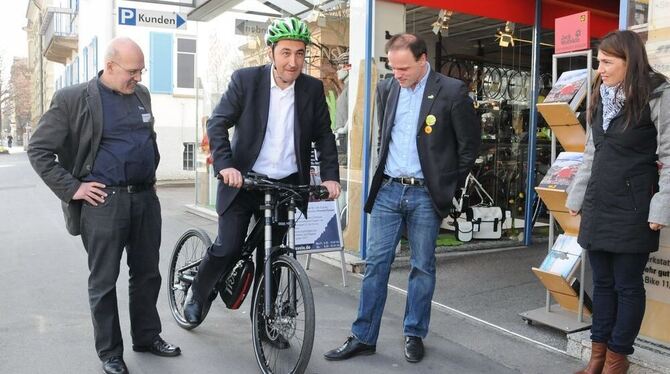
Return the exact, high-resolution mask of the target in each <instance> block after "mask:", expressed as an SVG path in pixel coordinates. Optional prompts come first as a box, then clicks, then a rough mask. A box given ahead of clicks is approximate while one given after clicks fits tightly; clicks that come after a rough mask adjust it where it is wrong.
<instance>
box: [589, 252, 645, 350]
mask: <svg viewBox="0 0 670 374" xmlns="http://www.w3.org/2000/svg"><path fill="white" fill-rule="evenodd" d="M588 253H589V262H590V263H591V268H593V317H592V320H593V323H592V325H591V340H592V341H594V342H596V343H607V347H608V348H609V349H611V350H612V351H614V352H616V353H619V354H624V355H629V354H631V353H633V343H634V342H635V338H636V337H637V334H638V332H640V326H642V318H643V317H644V309H645V303H646V298H645V295H646V294H645V290H644V281H643V279H642V274H643V272H644V268H645V266H646V265H647V260H648V259H649V253H633V254H624V253H611V252H604V251H589V252H588Z"/></svg>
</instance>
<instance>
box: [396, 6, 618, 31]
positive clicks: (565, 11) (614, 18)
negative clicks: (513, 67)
mask: <svg viewBox="0 0 670 374" xmlns="http://www.w3.org/2000/svg"><path fill="white" fill-rule="evenodd" d="M389 1H392V2H395V3H402V4H414V5H421V6H426V7H430V8H435V9H447V10H452V11H454V12H458V13H466V14H472V15H476V16H481V17H487V18H495V19H500V20H503V21H512V22H516V23H521V24H526V25H533V24H534V23H535V22H534V20H535V0H505V1H500V0H469V1H466V0H389ZM586 10H588V11H590V12H591V37H593V38H599V37H602V36H604V35H605V34H607V33H608V32H610V31H612V30H616V29H618V28H619V2H618V1H612V0H542V28H544V29H553V28H554V19H556V18H558V17H563V16H567V15H570V14H574V13H579V12H583V11H586Z"/></svg>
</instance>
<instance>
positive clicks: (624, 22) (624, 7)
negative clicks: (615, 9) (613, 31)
mask: <svg viewBox="0 0 670 374" xmlns="http://www.w3.org/2000/svg"><path fill="white" fill-rule="evenodd" d="M629 3H630V2H629V1H628V0H620V1H619V30H626V29H627V28H628V9H629V8H630V4H629Z"/></svg>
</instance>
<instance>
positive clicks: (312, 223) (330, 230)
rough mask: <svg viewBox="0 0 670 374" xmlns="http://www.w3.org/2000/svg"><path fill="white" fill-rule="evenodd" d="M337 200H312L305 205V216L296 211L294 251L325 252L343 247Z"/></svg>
mask: <svg viewBox="0 0 670 374" xmlns="http://www.w3.org/2000/svg"><path fill="white" fill-rule="evenodd" d="M338 212H339V210H338V207H337V201H335V200H321V201H312V202H310V203H309V205H308V207H307V217H309V218H305V216H304V215H303V214H301V213H299V211H298V212H296V222H295V249H296V251H301V252H305V251H314V252H327V251H328V250H334V251H335V250H340V249H342V247H343V243H344V242H343V240H342V226H341V225H340V217H339V214H338Z"/></svg>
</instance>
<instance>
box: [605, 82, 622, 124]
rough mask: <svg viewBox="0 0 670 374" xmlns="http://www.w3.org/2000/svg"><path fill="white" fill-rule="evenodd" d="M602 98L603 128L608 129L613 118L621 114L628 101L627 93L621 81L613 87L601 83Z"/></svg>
mask: <svg viewBox="0 0 670 374" xmlns="http://www.w3.org/2000/svg"><path fill="white" fill-rule="evenodd" d="M600 100H601V102H602V103H603V130H604V131H607V128H608V127H609V126H610V122H611V121H612V118H614V117H615V116H616V115H617V114H619V111H620V110H621V108H622V107H623V104H624V102H625V101H626V94H625V93H624V92H623V89H622V87H621V83H619V84H617V85H616V86H612V87H609V86H606V85H604V84H601V85H600Z"/></svg>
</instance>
